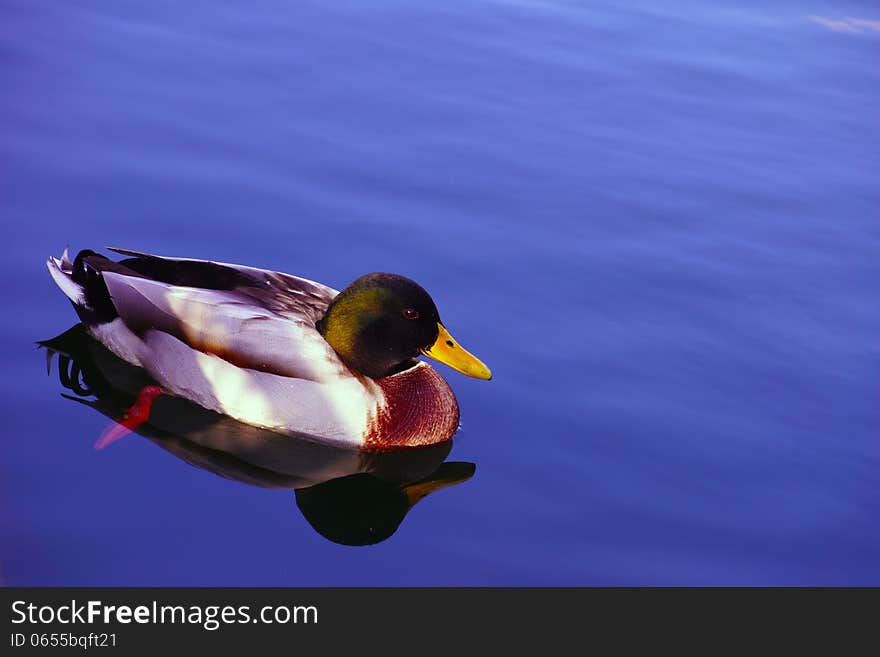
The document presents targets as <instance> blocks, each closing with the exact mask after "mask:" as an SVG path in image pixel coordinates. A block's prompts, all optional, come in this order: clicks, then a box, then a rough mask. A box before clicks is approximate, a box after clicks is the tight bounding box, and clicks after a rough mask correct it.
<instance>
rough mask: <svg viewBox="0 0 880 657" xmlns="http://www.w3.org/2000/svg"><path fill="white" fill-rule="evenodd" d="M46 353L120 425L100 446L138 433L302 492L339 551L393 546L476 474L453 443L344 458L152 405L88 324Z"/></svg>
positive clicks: (173, 401) (165, 399)
mask: <svg viewBox="0 0 880 657" xmlns="http://www.w3.org/2000/svg"><path fill="white" fill-rule="evenodd" d="M39 344H40V345H41V346H42V347H45V348H46V350H47V363H48V367H49V370H50V371H51V365H52V360H53V359H54V358H55V356H56V355H57V357H58V376H59V379H60V381H61V384H62V385H63V386H64V387H65V388H66V389H67V390H69V391H70V393H62V396H63V397H65V398H67V399H71V400H74V401H77V402H79V403H82V404H85V405H87V406H91V407H92V408H94V409H96V410H97V411H99V412H101V413H103V414H104V415H106V416H107V417H109V418H110V419H111V420H113V421H114V424H113V425H111V428H109V429H108V431H106V432H105V434H104V435H103V436H102V439H101V440H100V441H99V445H98V446H101V444H106V443H109V442H112V440H115V439H117V438H119V437H121V435H123V434H124V433H127V432H128V429H131V430H133V431H135V432H136V433H138V434H140V435H142V436H144V437H146V438H148V439H149V440H151V441H152V442H153V443H155V444H156V445H158V446H159V447H161V448H162V449H164V450H166V451H168V452H170V453H172V454H174V455H175V456H177V457H178V458H180V459H182V460H183V461H186V462H187V463H189V464H191V465H193V466H195V467H198V468H201V469H203V470H207V471H209V472H213V473H214V474H217V475H219V476H221V477H225V478H227V479H233V480H235V481H239V482H242V483H246V484H250V485H252V486H260V487H263V488H288V489H293V490H294V491H295V494H296V504H297V506H298V507H299V509H300V511H301V512H302V514H303V515H304V516H305V518H306V520H307V521H308V522H309V523H310V524H311V526H312V527H313V528H314V529H315V531H317V532H318V533H319V534H321V535H322V536H324V537H325V538H327V539H329V540H331V541H333V542H335V543H340V544H343V545H371V544H375V543H379V542H381V541H384V540H385V539H387V538H388V537H390V536H391V535H392V534H394V532H395V531H397V528H398V527H399V526H400V523H401V522H402V521H403V519H404V518H405V517H406V514H407V513H409V511H410V509H412V507H413V506H414V505H415V504H416V502H418V501H419V500H421V499H422V498H424V497H425V496H426V495H429V494H430V493H433V492H434V491H437V490H439V489H441V488H446V487H448V486H453V485H455V484H459V483H462V482H464V481H466V480H468V479H469V478H470V477H471V476H473V474H474V470H475V465H474V464H473V463H462V462H444V460H445V459H446V457H447V456H448V455H449V452H450V450H451V449H452V441H451V440H448V441H446V442H443V443H438V444H435V445H431V446H428V447H418V448H407V449H403V450H398V451H394V452H364V451H357V450H351V449H342V448H339V447H334V446H332V445H326V444H321V443H317V442H314V441H312V440H307V439H304V438H301V437H298V436H291V435H281V434H278V433H274V432H271V431H267V430H265V429H260V428H257V427H253V426H250V425H247V424H243V423H241V422H238V421H236V420H233V419H232V418H229V417H227V416H225V415H220V414H218V413H215V412H213V411H209V410H206V409H204V408H202V407H201V406H198V405H196V404H193V403H192V402H189V401H187V400H185V399H182V398H180V397H174V396H171V395H166V394H162V395H158V396H156V395H149V394H148V395H147V397H146V398H145V397H144V392H143V391H144V390H147V391H149V389H150V388H149V387H150V386H151V385H154V382H153V381H152V380H151V379H150V378H149V376H148V375H147V374H146V373H145V372H144V371H143V370H142V369H140V368H138V367H135V366H133V365H130V364H129V363H126V362H125V361H123V360H122V359H120V358H118V357H117V356H115V355H114V354H112V353H111V352H110V351H109V350H108V349H107V348H106V347H104V346H103V345H102V344H100V343H99V342H97V341H96V340H94V339H93V338H92V337H90V336H89V335H88V334H87V333H86V331H85V330H84V327H83V326H82V325H81V324H77V325H75V326H74V327H72V328H71V329H69V330H68V331H66V332H65V333H63V334H61V335H59V336H57V337H55V338H52V339H51V340H45V341H42V342H40V343H39ZM156 390H158V389H156ZM71 393H72V394H71ZM139 405H140V407H139ZM145 408H146V411H147V412H145V411H144V409H145ZM122 427H125V428H122Z"/></svg>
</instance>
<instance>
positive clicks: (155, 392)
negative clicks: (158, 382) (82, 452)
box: [95, 386, 162, 450]
mask: <svg viewBox="0 0 880 657" xmlns="http://www.w3.org/2000/svg"><path fill="white" fill-rule="evenodd" d="M161 394H162V388H160V387H159V386H144V387H143V388H141V391H140V392H139V393H138V396H137V399H136V400H135V402H134V404H132V406H131V408H129V409H128V410H127V411H125V412H124V413H123V414H122V417H120V418H119V420H117V421H116V422H114V423H113V424H111V425H110V426H109V427H107V428H106V429H104V431H103V432H102V433H101V437H100V438H98V441H97V442H96V443H95V449H96V450H97V449H104V448H105V447H107V445H110V444H112V443H115V442H116V441H117V440H119V439H120V438H122V437H123V436H125V435H127V434H129V433H131V432H132V431H134V430H135V429H137V428H138V427H139V426H140V425H142V424H143V423H144V422H146V421H147V420H149V419H150V409H151V408H152V406H153V400H155V399H156V397H158V396H159V395H161Z"/></svg>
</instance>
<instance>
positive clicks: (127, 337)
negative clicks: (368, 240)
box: [47, 248, 492, 450]
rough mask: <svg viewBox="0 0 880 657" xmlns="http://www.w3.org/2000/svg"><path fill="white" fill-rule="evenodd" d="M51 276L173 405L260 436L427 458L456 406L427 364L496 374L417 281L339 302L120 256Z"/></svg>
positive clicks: (331, 296)
mask: <svg viewBox="0 0 880 657" xmlns="http://www.w3.org/2000/svg"><path fill="white" fill-rule="evenodd" d="M110 250H111V251H114V252H116V253H120V254H122V255H125V256H128V257H127V258H125V259H123V260H121V261H119V262H115V261H113V260H110V259H109V258H107V257H106V256H103V255H100V254H98V253H95V252H94V251H90V250H84V251H80V253H79V254H78V255H77V256H76V258H75V259H74V260H73V261H71V260H70V258H69V255H68V252H67V250H66V249H65V251H64V254H63V255H62V256H61V257H60V258H54V257H52V258H49V260H48V262H47V265H48V268H49V272H50V273H51V275H52V278H53V279H54V280H55V282H56V283H57V285H58V287H60V288H61V290H62V291H63V292H64V294H65V295H66V296H67V297H68V298H69V299H70V300H71V302H72V303H73V306H74V308H75V309H76V312H77V314H78V315H79V317H80V319H81V320H82V322H83V323H84V324H85V326H86V328H87V330H88V332H89V333H90V334H91V335H92V336H93V337H94V338H95V339H97V340H98V341H99V342H101V343H102V344H103V345H104V346H106V347H107V348H108V349H109V350H110V351H111V352H113V353H114V354H116V355H117V356H118V357H120V358H121V359H123V360H125V361H127V362H129V363H131V364H132V365H136V366H138V367H141V368H143V369H144V370H145V371H146V372H147V373H148V374H149V376H150V377H152V378H153V379H154V380H155V381H156V382H157V383H158V384H159V386H161V389H162V391H163V392H166V393H168V394H171V395H176V396H179V397H183V398H184V399H188V400H190V401H193V402H195V403H196V404H198V405H200V406H202V407H204V408H207V409H210V410H213V411H217V412H219V413H222V414H224V415H228V416H230V417H232V418H234V419H236V420H239V421H241V422H245V423H247V424H251V425H253V426H257V427H262V428H266V429H271V430H273V431H279V432H284V433H295V434H297V435H299V436H307V437H310V438H313V439H315V440H318V441H321V442H327V443H333V444H338V445H342V446H348V447H354V448H359V449H366V450H387V449H394V448H400V447H410V446H419V445H430V444H434V443H438V442H443V441H445V440H448V439H449V438H451V437H452V435H453V434H454V433H455V432H456V430H457V429H458V424H459V409H458V402H457V401H456V399H455V395H454V394H453V392H452V389H451V388H450V387H449V384H448V383H447V382H446V381H445V380H444V379H443V377H442V376H440V374H439V373H438V372H437V371H436V370H435V369H434V368H432V367H431V366H430V365H429V364H428V363H427V362H425V361H421V360H417V357H418V356H419V355H425V356H428V357H430V358H434V359H436V360H438V361H440V362H442V363H445V364H447V365H449V366H450V367H452V368H453V369H455V370H457V371H459V372H461V373H462V374H465V375H467V376H471V377H475V378H478V379H485V380H488V379H490V378H491V377H492V374H491V372H490V371H489V369H488V368H487V367H486V366H485V365H484V364H483V363H482V362H481V361H480V360H479V359H478V358H476V357H475V356H473V355H472V354H470V353H469V352H468V351H466V350H465V349H464V348H462V347H461V346H460V345H459V344H458V343H457V342H456V341H455V340H454V339H453V338H452V336H451V335H450V334H449V332H448V331H447V330H446V328H445V327H444V326H443V323H442V322H441V321H440V315H439V313H438V312H437V308H436V306H435V304H434V301H433V299H431V296H430V295H429V294H428V293H427V292H426V291H425V290H424V289H423V288H422V287H421V286H419V285H418V284H417V283H415V282H414V281H411V280H410V279H408V278H405V277H403V276H399V275H396V274H389V273H372V274H367V275H365V276H361V277H360V278H358V279H357V280H355V281H354V282H353V283H351V284H350V285H349V286H348V287H346V288H345V289H344V290H342V291H341V292H337V291H336V290H334V289H332V288H330V287H327V286H326V285H322V284H320V283H316V282H314V281H310V280H307V279H304V278H300V277H298V276H292V275H290V274H284V273H281V272H274V271H267V270H264V269H257V268H254V267H246V266H242V265H233V264H226V263H218V262H212V261H207V260H193V259H184V258H167V257H162V256H156V255H150V254H146V253H140V252H137V251H131V250H128V249H118V248H112V249H110Z"/></svg>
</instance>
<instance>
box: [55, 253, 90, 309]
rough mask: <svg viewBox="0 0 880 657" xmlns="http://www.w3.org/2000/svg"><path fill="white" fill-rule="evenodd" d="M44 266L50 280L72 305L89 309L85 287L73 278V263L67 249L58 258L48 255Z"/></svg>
mask: <svg viewBox="0 0 880 657" xmlns="http://www.w3.org/2000/svg"><path fill="white" fill-rule="evenodd" d="M46 266H47V267H48V268H49V274H50V275H51V276H52V280H54V281H55V284H56V285H57V286H58V287H60V288H61V291H62V292H64V294H65V296H67V298H68V299H70V300H71V301H72V302H73V305H74V306H76V307H77V308H85V309H86V310H91V306H90V305H89V302H88V300H87V299H86V291H85V288H83V286H82V285H80V284H79V283H77V282H76V281H75V280H73V263H71V262H70V258H69V257H68V252H67V249H64V253H63V254H62V256H61V257H60V258H55V257H52V256H50V257H49V259H48V260H47V261H46Z"/></svg>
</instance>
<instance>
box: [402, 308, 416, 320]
mask: <svg viewBox="0 0 880 657" xmlns="http://www.w3.org/2000/svg"><path fill="white" fill-rule="evenodd" d="M403 316H404V317H406V318H407V319H418V318H419V311H418V310H416V309H415V308H404V309H403Z"/></svg>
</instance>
